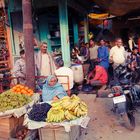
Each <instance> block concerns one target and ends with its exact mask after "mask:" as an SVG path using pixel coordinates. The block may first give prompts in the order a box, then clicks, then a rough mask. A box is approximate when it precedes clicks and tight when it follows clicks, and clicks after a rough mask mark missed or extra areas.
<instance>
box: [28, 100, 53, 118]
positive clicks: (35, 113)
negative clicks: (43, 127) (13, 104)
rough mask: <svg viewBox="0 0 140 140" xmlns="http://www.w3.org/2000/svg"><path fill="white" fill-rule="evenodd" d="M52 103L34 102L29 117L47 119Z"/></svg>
mask: <svg viewBox="0 0 140 140" xmlns="http://www.w3.org/2000/svg"><path fill="white" fill-rule="evenodd" d="M50 108H51V105H49V104H48V103H41V104H34V105H33V108H32V110H31V111H30V112H29V114H28V117H29V119H30V120H34V121H45V119H46V116H47V113H48V111H49V110H50Z"/></svg>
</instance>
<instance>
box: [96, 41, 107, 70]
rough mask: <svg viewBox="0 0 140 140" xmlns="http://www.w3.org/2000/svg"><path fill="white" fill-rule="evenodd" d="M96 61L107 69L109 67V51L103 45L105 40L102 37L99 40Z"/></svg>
mask: <svg viewBox="0 0 140 140" xmlns="http://www.w3.org/2000/svg"><path fill="white" fill-rule="evenodd" d="M98 62H99V65H100V66H102V67H104V68H105V69H106V70H108V67H109V51H108V48H107V47H106V46H105V41H104V40H103V39H101V40H100V47H99V48H98Z"/></svg>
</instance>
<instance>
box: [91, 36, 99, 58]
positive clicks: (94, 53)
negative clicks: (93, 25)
mask: <svg viewBox="0 0 140 140" xmlns="http://www.w3.org/2000/svg"><path fill="white" fill-rule="evenodd" d="M89 45H90V48H89V53H90V60H96V59H97V55H98V52H97V50H98V46H97V45H96V44H95V42H94V39H93V38H91V39H90V40H89Z"/></svg>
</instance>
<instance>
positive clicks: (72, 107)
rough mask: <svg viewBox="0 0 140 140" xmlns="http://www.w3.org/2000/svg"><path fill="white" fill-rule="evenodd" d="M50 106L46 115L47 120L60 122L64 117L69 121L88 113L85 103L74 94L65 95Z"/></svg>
mask: <svg viewBox="0 0 140 140" xmlns="http://www.w3.org/2000/svg"><path fill="white" fill-rule="evenodd" d="M51 106H52V108H51V109H50V111H49V112H48V115H47V121H48V122H61V121H63V120H64V119H66V120H68V121H70V120H74V119H76V118H77V117H81V116H85V115H87V113H88V108H87V105H86V104H85V103H84V102H83V101H81V99H80V98H79V97H78V96H76V95H72V96H71V97H69V96H65V97H63V98H62V99H60V100H58V101H56V102H53V103H52V104H51Z"/></svg>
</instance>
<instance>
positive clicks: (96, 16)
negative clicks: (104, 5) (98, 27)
mask: <svg viewBox="0 0 140 140" xmlns="http://www.w3.org/2000/svg"><path fill="white" fill-rule="evenodd" d="M88 17H89V18H91V19H96V20H105V19H110V18H113V17H115V16H113V15H110V14H109V13H102V14H96V13H90V14H88Z"/></svg>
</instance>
